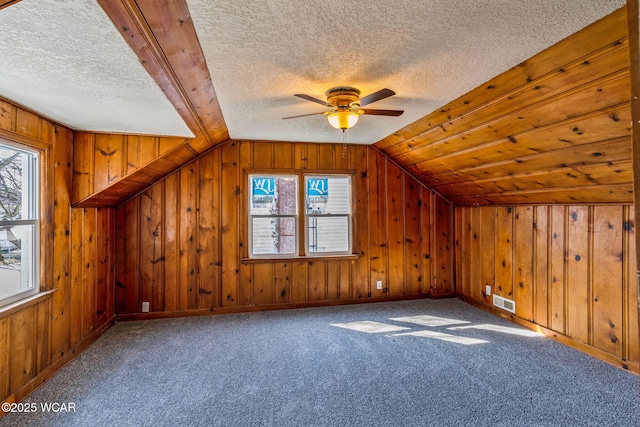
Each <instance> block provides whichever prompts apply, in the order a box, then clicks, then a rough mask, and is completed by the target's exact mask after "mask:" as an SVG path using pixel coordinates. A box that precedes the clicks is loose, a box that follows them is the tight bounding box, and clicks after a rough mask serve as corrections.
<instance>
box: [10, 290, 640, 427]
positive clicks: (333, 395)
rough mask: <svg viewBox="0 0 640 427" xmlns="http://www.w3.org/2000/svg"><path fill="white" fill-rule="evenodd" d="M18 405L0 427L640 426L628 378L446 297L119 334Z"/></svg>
mask: <svg viewBox="0 0 640 427" xmlns="http://www.w3.org/2000/svg"><path fill="white" fill-rule="evenodd" d="M416 316H417V317H416ZM425 316H430V317H425ZM407 317H409V319H407ZM391 319H396V320H391ZM398 319H399V320H398ZM447 319H448V320H447ZM353 322H360V323H353ZM372 322H377V323H372ZM463 322H467V323H463ZM335 324H342V325H341V326H339V327H338V326H332V325H335ZM487 325H488V326H487ZM401 328H405V329H401ZM365 331H366V332H365ZM53 402H56V403H69V402H70V403H73V404H74V405H75V412H68V413H62V412H61V413H47V412H43V411H42V410H41V407H40V405H41V404H42V403H53ZM25 403H34V404H36V405H37V406H38V410H37V412H35V413H21V414H18V413H10V414H8V415H7V416H5V417H4V418H2V419H0V426H65V427H66V426H431V425H433V426H463V425H465V426H547V425H548V426H625V427H626V426H637V425H640V423H639V420H640V397H639V379H638V377H637V376H635V375H633V374H631V373H629V372H625V371H623V370H621V369H618V368H616V367H613V366H610V365H608V364H606V363H604V362H601V361H598V360H596V359H594V358H591V357H589V356H586V355H585V354H583V353H581V352H579V351H576V350H573V349H571V348H569V347H566V346H564V345H561V344H558V343H556V342H554V341H551V340H549V339H546V338H544V337H541V336H531V334H530V333H529V331H528V330H526V329H523V328H520V327H518V326H516V325H514V324H513V323H510V322H507V321H505V320H502V319H500V318H497V317H495V316H492V315H490V314H488V313H485V312H483V311H481V310H479V309H477V308H475V307H473V306H470V305H468V304H466V303H464V302H462V301H459V300H455V299H447V300H417V301H404V302H390V303H378V304H363V305H351V306H338V307H326V308H312V309H300V310H288V311H272V312H263V313H247V314H238V315H221V316H211V317H198V318H182V319H170V320H154V321H145V322H128V323H118V324H116V325H115V326H114V327H113V328H111V329H109V330H108V331H107V332H106V333H105V334H104V335H103V336H102V337H101V338H100V339H99V340H98V341H97V342H96V343H95V344H94V345H92V346H91V347H90V348H89V349H88V350H87V351H85V352H84V353H83V354H82V355H80V356H79V357H78V358H77V359H76V360H74V361H73V362H72V363H70V364H69V365H68V366H66V367H65V368H64V369H62V370H61V371H60V372H58V373H57V374H56V375H55V376H54V377H53V378H52V379H51V380H49V381H48V382H47V383H46V384H44V385H43V386H42V387H41V388H39V389H38V390H37V391H35V392H34V393H33V394H32V395H30V396H29V397H28V398H27V399H26V400H25Z"/></svg>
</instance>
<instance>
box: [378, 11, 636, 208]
mask: <svg viewBox="0 0 640 427" xmlns="http://www.w3.org/2000/svg"><path fill="white" fill-rule="evenodd" d="M627 33H628V31H627V18H626V8H625V7H622V8H620V9H618V10H616V11H614V12H613V13H611V14H610V15H608V16H606V17H604V18H602V19H601V20H599V21H597V22H595V23H593V24H592V25H590V26H588V27H586V28H584V29H582V30H580V31H578V32H577V33H575V34H573V35H570V36H569V37H567V38H566V39H564V40H562V41H560V42H559V43H557V44H555V45H553V46H551V47H549V48H548V49H545V50H544V51H542V52H540V53H539V54H537V55H535V56H533V57H532V58H529V59H527V60H526V61H524V62H522V63H520V64H518V65H516V66H515V67H512V68H510V69H509V70H507V71H505V72H504V73H502V74H500V75H499V76H496V77H495V78H493V79H491V80H489V81H487V82H485V83H484V84H481V85H479V86H478V87H477V88H475V89H473V90H472V91H470V92H469V93H466V94H464V95H462V96H460V97H459V98H458V99H456V100H454V101H452V102H450V103H449V104H447V105H444V106H443V107H442V108H438V109H437V110H436V111H434V112H432V113H431V114H429V115H427V116H425V117H423V118H421V119H419V120H417V121H415V122H414V123H411V124H409V125H408V126H406V127H404V128H403V129H400V130H398V131H397V132H394V133H393V134H391V135H389V136H387V137H386V138H384V139H383V140H381V141H379V142H377V143H376V144H375V145H374V146H375V147H376V148H377V149H379V150H382V151H383V152H384V153H385V154H386V155H387V156H389V157H390V158H392V159H393V160H394V161H395V162H397V163H398V164H399V165H400V166H402V167H403V168H404V169H405V170H407V171H409V172H410V173H412V174H414V175H415V176H416V177H419V179H420V180H421V182H422V183H423V184H424V185H426V186H428V187H429V188H431V189H433V190H435V191H436V192H438V194H442V195H443V196H444V197H446V198H447V200H449V201H451V202H452V203H453V204H455V205H456V206H474V205H510V204H522V205H533V204H554V203H561V204H578V203H586V204H588V203H632V202H633V197H632V196H633V176H632V175H633V174H632V171H633V167H632V162H631V159H632V150H631V127H630V123H631V108H630V102H629V101H630V96H629V95H630V92H629V63H630V61H629V39H628V35H627Z"/></svg>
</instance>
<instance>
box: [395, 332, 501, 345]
mask: <svg viewBox="0 0 640 427" xmlns="http://www.w3.org/2000/svg"><path fill="white" fill-rule="evenodd" d="M407 335H411V336H414V337H423V338H433V339H436V340H441V341H447V342H453V343H456V344H464V345H476V344H486V343H488V342H489V341H485V340H479V339H476V338H468V337H459V336H456V335H450V334H444V333H442V332H434V331H415V332H404V333H402V334H393V335H392V336H394V337H402V336H407Z"/></svg>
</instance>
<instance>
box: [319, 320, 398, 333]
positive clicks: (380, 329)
mask: <svg viewBox="0 0 640 427" xmlns="http://www.w3.org/2000/svg"><path fill="white" fill-rule="evenodd" d="M331 326H336V327H338V328H345V329H351V330H352V331H358V332H365V333H367V334H380V333H384V332H396V331H403V330H406V329H410V328H405V327H403V326H395V325H387V324H386V323H380V322H373V321H370V320H362V321H359V322H349V323H334V324H332V325H331Z"/></svg>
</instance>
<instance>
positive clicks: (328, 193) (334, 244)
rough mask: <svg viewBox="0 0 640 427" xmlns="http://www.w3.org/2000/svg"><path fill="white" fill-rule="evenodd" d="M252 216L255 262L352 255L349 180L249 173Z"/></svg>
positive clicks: (251, 245)
mask: <svg viewBox="0 0 640 427" xmlns="http://www.w3.org/2000/svg"><path fill="white" fill-rule="evenodd" d="M300 184H302V188H303V190H304V191H303V192H302V194H301V191H300ZM299 197H302V198H303V199H304V200H303V203H304V208H303V209H301V207H300V203H299V202H298V198H299ZM248 212H249V256H250V257H252V258H260V257H262V258H286V257H296V256H327V255H350V254H351V245H352V243H351V240H352V238H351V234H352V233H351V229H352V225H351V223H352V212H351V176H350V175H338V174H336V175H326V174H302V173H291V174H281V175H270V174H249V209H248Z"/></svg>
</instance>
